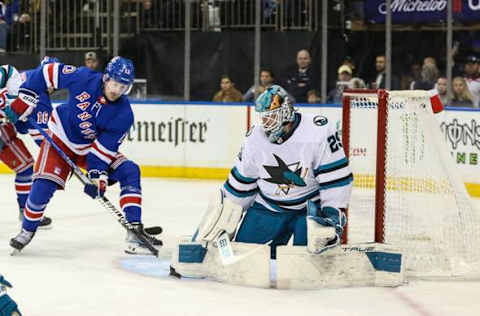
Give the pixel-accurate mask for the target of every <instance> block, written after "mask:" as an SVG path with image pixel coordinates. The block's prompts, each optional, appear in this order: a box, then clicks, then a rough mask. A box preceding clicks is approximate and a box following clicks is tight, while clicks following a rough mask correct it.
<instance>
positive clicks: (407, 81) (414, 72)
mask: <svg viewBox="0 0 480 316" xmlns="http://www.w3.org/2000/svg"><path fill="white" fill-rule="evenodd" d="M421 79H422V65H421V64H420V63H419V62H418V61H414V62H413V63H412V64H411V65H410V71H409V72H408V73H406V74H403V75H402V76H401V79H400V81H401V82H400V89H402V90H413V85H414V84H415V82H416V81H420V80H421Z"/></svg>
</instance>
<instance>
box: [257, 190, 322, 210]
mask: <svg viewBox="0 0 480 316" xmlns="http://www.w3.org/2000/svg"><path fill="white" fill-rule="evenodd" d="M318 194H320V191H319V190H315V191H313V192H310V193H309V194H307V195H305V196H302V197H299V198H297V199H294V200H283V201H278V200H273V199H270V198H268V197H266V196H265V195H264V194H262V192H260V196H261V197H262V199H264V200H265V201H267V202H268V203H269V204H276V205H280V206H297V205H301V204H303V203H305V202H307V200H310V199H311V198H314V197H315V196H317V195H318Z"/></svg>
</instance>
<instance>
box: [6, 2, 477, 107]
mask: <svg viewBox="0 0 480 316" xmlns="http://www.w3.org/2000/svg"><path fill="white" fill-rule="evenodd" d="M60 2H62V1H52V0H48V1H47V4H48V6H49V7H52V6H55V5H58V3H60ZM64 2H65V3H70V4H68V6H70V5H71V6H72V7H73V6H74V5H75V6H79V10H78V11H79V12H80V11H81V12H87V11H92V12H93V11H94V10H95V6H94V3H95V2H96V1H95V0H79V1H74V0H67V1H63V2H62V3H64ZM99 2H102V1H99ZM103 2H104V1H103ZM337 2H338V3H341V1H333V2H332V3H337ZM121 3H122V8H128V6H131V7H132V9H131V10H133V7H135V8H140V10H141V11H139V12H142V15H141V20H142V21H140V23H141V24H144V23H146V21H150V20H152V21H153V20H155V21H157V22H158V21H164V22H168V21H173V20H174V17H175V16H170V15H168V14H171V13H175V12H179V13H180V12H182V11H181V8H182V7H181V4H182V3H183V0H178V1H176V0H165V1H157V0H153V1H152V0H122V1H121ZM198 3H199V5H200V4H202V5H203V6H204V7H208V8H214V9H215V8H220V9H222V8H223V7H225V8H227V6H228V8H231V9H235V10H237V11H239V12H247V13H248V14H245V18H246V17H248V18H249V20H248V21H247V20H245V21H243V20H242V19H241V17H242V16H243V15H239V17H234V16H232V17H227V16H224V15H225V14H226V13H228V12H230V11H231V10H230V11H229V10H226V9H225V8H224V9H225V10H223V9H222V10H220V11H218V10H217V11H218V12H220V13H218V12H217V11H215V12H217V14H220V17H219V18H218V19H219V20H220V21H221V22H222V23H221V25H233V24H235V23H237V22H238V23H237V24H239V25H240V24H242V23H243V24H245V25H250V24H251V23H253V15H252V13H253V12H254V6H253V3H254V2H252V1H250V0H249V1H247V0H245V1H233V0H229V1H219V0H216V1H214V0H202V1H198ZM291 3H297V4H298V5H296V6H294V7H293V4H292V5H287V4H284V3H282V2H281V1H280V0H262V25H263V24H265V23H266V21H268V19H271V18H272V17H274V16H275V14H276V13H278V12H280V11H278V10H280V8H282V10H284V11H282V12H284V13H289V12H291V13H292V17H297V19H303V20H302V21H303V22H302V23H300V22H298V21H297V22H298V23H297V22H295V23H293V22H292V23H293V24H292V25H296V26H299V25H304V24H305V23H307V22H306V21H307V20H305V19H304V18H301V17H302V16H303V15H302V14H300V13H302V12H303V13H304V14H307V13H309V12H310V13H311V14H310V15H312V14H313V13H312V12H316V13H318V8H317V7H315V11H312V10H313V7H310V6H309V5H308V4H309V3H310V2H309V1H303V0H301V1H295V2H294V1H291ZM313 3H315V1H314V2H313ZM352 3H357V4H358V3H362V1H352ZM241 4H242V5H244V6H245V8H244V7H243V6H241ZM344 4H345V7H348V2H346V1H344ZM64 5H66V4H64ZM39 6H40V1H39V0H28V1H20V0H0V55H2V54H5V52H6V50H7V36H8V34H9V32H11V31H12V29H15V27H16V25H17V27H18V25H22V24H26V23H30V22H32V17H33V16H34V15H35V14H37V13H38V12H39ZM350 6H351V10H352V11H351V12H350V13H348V10H347V9H345V8H344V7H341V6H340V8H343V9H342V10H344V11H345V12H347V13H345V15H344V17H345V18H354V16H355V14H353V13H354V12H356V11H355V10H353V9H355V8H359V7H360V6H358V5H356V6H353V5H350ZM102 8H103V7H102ZM337 9H338V6H336V5H335V6H334V5H333V4H332V6H331V8H330V7H329V10H330V11H329V13H330V16H334V12H344V11H342V10H341V9H338V10H337ZM50 11H51V8H50V10H49V12H50ZM207 11H208V10H207ZM357 11H358V10H357ZM52 12H53V11H52ZM55 12H57V11H55ZM132 12H133V11H132ZM149 12H150V13H149ZM154 12H156V13H155V14H153V13H154ZM159 12H160V13H162V12H163V13H162V14H160V13H159ZM202 12H203V11H202ZM332 12H333V13H332ZM352 12H353V13H352ZM146 13H149V14H150V15H149V14H146ZM167 13H168V14H167ZM307 15H308V14H307ZM312 16H313V17H314V18H315V15H312ZM149 17H150V18H149ZM176 18H178V21H183V18H182V17H181V16H180V15H179V16H177V17H176ZM237 18H238V19H237ZM317 18H318V17H317ZM149 19H150V20H149ZM192 19H193V22H194V21H195V16H193V18H192ZM212 19H214V18H212ZM237 20H238V21H237ZM330 20H332V19H330ZM210 22H211V21H210ZM149 23H150V22H149ZM152 23H153V22H152ZM267 24H268V23H267ZM307 24H308V23H307ZM213 30H214V31H215V30H216V29H213ZM221 30H222V31H223V30H226V28H221ZM342 32H346V31H345V30H342ZM471 33H472V39H471V40H470V41H469V42H468V44H467V46H469V47H468V49H467V51H466V52H462V54H460V53H459V52H458V51H457V49H458V46H455V47H454V52H455V54H456V56H452V58H454V61H455V67H454V69H453V78H452V79H453V80H452V81H451V82H447V78H446V74H445V69H444V68H445V67H444V66H445V60H438V59H436V58H435V57H433V56H440V55H442V54H441V53H438V52H432V55H430V56H429V55H424V56H415V60H408V61H405V63H402V67H398V65H399V63H398V62H397V61H398V56H397V61H394V62H395V63H396V65H394V67H393V72H392V81H391V89H393V90H399V89H401V90H406V89H421V90H432V89H436V90H437V91H438V94H439V96H440V98H441V99H442V101H443V103H444V104H447V105H449V106H462V107H474V108H478V107H480V32H476V33H475V32H471ZM347 35H348V34H347V33H344V34H343V36H347ZM92 53H93V52H92ZM335 53H336V52H335ZM94 54H95V53H94ZM340 54H344V55H346V56H345V57H344V59H343V61H342V62H341V63H339V64H338V65H336V68H337V71H336V72H335V76H336V78H332V77H333V75H330V76H329V78H328V87H329V91H328V97H327V100H326V102H328V103H339V102H341V98H342V93H343V91H344V89H346V88H355V89H376V88H385V79H386V75H385V64H386V60H385V56H384V55H383V54H381V53H380V54H376V56H375V59H374V61H373V62H372V60H368V62H365V61H366V60H365V58H361V57H362V56H359V55H358V54H355V50H352V48H350V50H347V49H346V50H345V51H343V52H340ZM349 55H350V56H349ZM312 56H314V55H313V54H311V52H309V50H307V49H301V50H299V51H298V52H297V55H296V60H295V61H294V60H292V61H291V64H292V66H291V67H289V68H288V69H281V71H279V69H272V67H265V68H262V69H261V71H260V74H259V82H260V84H259V85H258V86H251V87H250V88H248V89H247V90H245V91H240V90H242V89H240V90H239V89H237V87H236V86H235V78H232V76H231V75H230V74H228V73H225V74H219V77H220V76H221V78H220V82H219V85H220V87H221V88H220V90H219V91H218V92H216V93H214V95H213V96H212V100H213V101H215V102H251V101H253V100H254V98H255V96H256V95H258V94H260V93H261V92H263V91H264V90H265V89H266V88H268V87H269V86H271V85H272V84H274V83H277V84H280V85H282V86H283V87H284V88H285V89H286V90H287V91H288V93H289V94H290V98H291V99H292V100H293V101H294V102H296V103H320V102H321V101H322V100H321V99H320V73H319V67H318V65H319V63H320V61H318V60H317V61H313V60H312ZM359 57H360V58H359ZM372 57H373V54H372ZM95 59H97V58H96V56H95ZM287 63H288V61H287ZM365 68H369V69H372V70H373V69H375V72H373V71H372V72H369V73H365V71H363V70H364V69H365ZM248 84H250V83H249V82H248ZM449 86H450V87H451V91H452V95H447V90H448V87H449ZM243 87H244V88H245V82H244V84H243ZM211 92H213V90H211V91H210V90H209V92H208V95H209V94H210V93H211ZM324 101H325V100H324Z"/></svg>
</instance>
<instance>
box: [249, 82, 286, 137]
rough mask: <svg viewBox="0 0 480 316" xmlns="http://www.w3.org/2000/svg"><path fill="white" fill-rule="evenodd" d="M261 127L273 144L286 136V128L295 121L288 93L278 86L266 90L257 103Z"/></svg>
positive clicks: (256, 109)
mask: <svg viewBox="0 0 480 316" xmlns="http://www.w3.org/2000/svg"><path fill="white" fill-rule="evenodd" d="M255 111H257V113H258V121H259V123H258V124H259V125H260V126H262V127H263V130H264V132H265V134H266V135H267V137H268V139H269V140H270V141H271V142H272V143H276V142H277V141H278V140H279V139H280V137H281V136H282V135H283V134H284V126H285V125H287V124H288V123H290V122H293V121H294V119H295V111H294V109H293V105H292V102H291V101H290V99H289V98H288V94H287V92H286V91H285V90H284V89H283V88H282V87H280V86H278V85H273V86H271V87H270V88H268V89H267V90H265V91H264V92H263V93H262V94H261V95H260V96H259V97H258V98H257V101H256V102H255Z"/></svg>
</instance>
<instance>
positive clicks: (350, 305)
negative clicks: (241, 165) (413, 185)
mask: <svg viewBox="0 0 480 316" xmlns="http://www.w3.org/2000/svg"><path fill="white" fill-rule="evenodd" d="M221 183H222V182H221V181H196V180H178V179H144V180H143V191H144V198H143V207H144V216H143V219H144V222H145V224H146V225H161V226H163V228H164V230H165V233H164V237H163V240H164V242H165V247H164V248H163V249H162V250H161V256H162V258H163V259H162V260H158V261H155V260H152V258H148V257H141V256H140V257H133V258H132V257H131V256H128V255H125V254H124V253H123V247H124V237H125V236H124V235H125V233H124V231H123V228H122V227H121V226H120V225H119V224H118V223H117V222H116V221H115V219H114V218H113V217H112V215H110V213H108V212H107V211H105V210H104V209H103V208H102V207H101V206H100V205H99V204H98V203H97V202H95V201H93V200H91V199H90V198H89V197H87V196H85V194H83V192H82V188H81V186H80V185H79V183H78V181H76V180H75V179H72V180H71V181H70V182H69V183H68V184H67V190H66V191H65V192H62V191H59V192H57V193H56V195H55V196H54V198H53V200H52V202H51V204H50V205H49V207H48V209H47V212H46V214H47V215H48V216H51V217H52V218H53V220H54V227H53V228H52V229H51V230H49V231H39V232H38V233H37V235H36V236H35V239H34V240H33V241H32V243H31V244H29V245H28V246H27V247H26V248H25V249H24V250H23V252H22V253H21V254H20V255H19V256H15V257H12V256H10V255H9V254H10V247H9V246H8V241H9V239H10V238H11V237H13V236H14V235H15V234H17V233H18V231H19V222H18V219H17V218H18V214H17V212H18V211H17V206H16V197H15V193H14V187H13V176H12V175H1V176H0V188H1V190H2V193H1V196H2V199H1V200H0V209H1V211H2V215H3V216H2V218H1V220H0V227H1V230H0V241H1V242H0V272H1V273H2V274H4V276H5V277H6V278H7V279H8V280H9V281H10V282H11V283H12V284H13V286H14V288H13V289H11V290H10V291H9V294H10V295H11V296H12V297H13V298H14V299H15V300H16V301H17V303H18V304H19V306H20V308H21V311H22V312H23V314H24V315H26V316H35V315H42V316H44V315H49V316H50V315H52V316H53V315H62V316H64V315H115V316H117V315H125V316H127V315H132V316H133V315H161V316H170V315H199V316H216V315H222V316H223V315H225V316H233V315H242V316H246V315H262V316H267V315H273V316H280V315H292V316H293V315H295V316H297V315H302V316H303V315H315V316H319V315H328V316H336V315H348V316H352V315H369V316H372V315H422V316H434V315H435V316H437V315H448V316H451V315H462V316H466V315H480V300H479V299H478V298H477V297H478V293H480V282H473V281H471V282H459V281H454V282H431V281H430V282H429V281H414V282H410V283H409V284H408V285H406V286H403V287H400V288H396V289H390V288H348V289H325V290H316V291H299V290H298V291H296V290H276V289H257V288H245V287H238V286H232V285H227V284H221V283H215V282H212V281H206V280H191V279H182V280H177V279H174V278H171V277H168V276H167V274H168V257H169V254H170V251H171V249H170V248H171V246H172V244H173V242H174V240H175V239H176V238H177V236H180V235H186V234H192V233H193V231H194V230H195V227H196V225H197V224H198V222H199V220H200V216H201V215H202V213H203V211H204V209H205V207H206V205H207V202H208V201H207V200H208V194H209V193H210V192H211V191H212V190H214V189H215V188H217V187H219V186H220V185H221ZM118 193H119V190H118V188H117V187H115V188H113V189H112V188H109V191H108V192H107V195H108V197H109V198H110V199H111V200H112V201H115V202H117V197H118ZM476 203H477V204H480V202H478V201H476Z"/></svg>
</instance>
